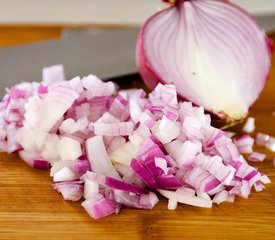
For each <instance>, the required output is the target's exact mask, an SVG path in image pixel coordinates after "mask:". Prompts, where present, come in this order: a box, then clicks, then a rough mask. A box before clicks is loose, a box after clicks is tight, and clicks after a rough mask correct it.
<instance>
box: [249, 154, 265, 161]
mask: <svg viewBox="0 0 275 240" xmlns="http://www.w3.org/2000/svg"><path fill="white" fill-rule="evenodd" d="M265 158H266V155H265V154H263V153H259V152H253V153H251V154H250V156H249V157H248V160H249V161H251V162H262V161H263V160H265Z"/></svg>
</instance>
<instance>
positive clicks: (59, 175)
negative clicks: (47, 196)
mask: <svg viewBox="0 0 275 240" xmlns="http://www.w3.org/2000/svg"><path fill="white" fill-rule="evenodd" d="M75 179H77V177H76V176H75V174H74V172H72V170H71V169H70V168H68V167H64V168H62V169H60V170H59V171H57V172H56V173H55V174H54V175H53V181H54V182H61V181H71V180H75Z"/></svg>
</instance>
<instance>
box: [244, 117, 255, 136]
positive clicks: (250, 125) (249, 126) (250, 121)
mask: <svg viewBox="0 0 275 240" xmlns="http://www.w3.org/2000/svg"><path fill="white" fill-rule="evenodd" d="M254 130H255V118H253V117H249V118H247V120H246V122H245V124H244V126H243V131H244V132H246V133H252V132H254Z"/></svg>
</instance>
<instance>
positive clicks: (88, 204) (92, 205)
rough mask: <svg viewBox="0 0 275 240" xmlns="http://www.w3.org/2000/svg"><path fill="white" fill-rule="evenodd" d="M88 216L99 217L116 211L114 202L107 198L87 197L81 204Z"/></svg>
mask: <svg viewBox="0 0 275 240" xmlns="http://www.w3.org/2000/svg"><path fill="white" fill-rule="evenodd" d="M81 205H82V206H83V207H84V209H85V210H86V211H87V213H88V214H89V216H90V217H92V218H94V219H99V218H103V217H107V216H109V215H111V214H113V213H116V209H115V207H114V204H113V203H112V202H111V201H110V200H108V199H107V198H104V197H102V198H100V199H91V200H90V199H89V200H85V201H84V202H83V203H82V204H81Z"/></svg>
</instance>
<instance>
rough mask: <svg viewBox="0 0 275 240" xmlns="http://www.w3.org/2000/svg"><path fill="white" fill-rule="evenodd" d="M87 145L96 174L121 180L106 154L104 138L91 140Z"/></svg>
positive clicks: (96, 137)
mask: <svg viewBox="0 0 275 240" xmlns="http://www.w3.org/2000/svg"><path fill="white" fill-rule="evenodd" d="M85 145H86V151H87V157H88V160H89V162H90V164H91V168H92V170H93V171H94V172H95V173H99V174H102V175H104V176H110V177H113V178H116V179H120V176H119V174H118V173H117V171H116V169H115V168H114V166H113V165H112V163H111V161H110V159H109V156H108V154H107V152H106V149H105V146H104V142H103V138H102V136H94V137H91V138H89V139H88V140H87V141H86V143H85Z"/></svg>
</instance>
